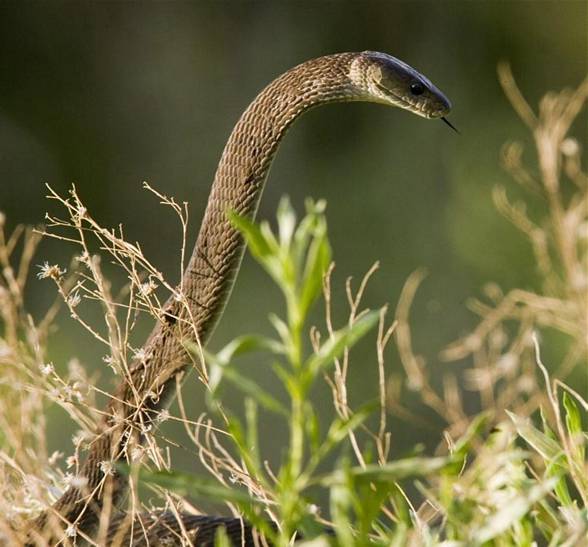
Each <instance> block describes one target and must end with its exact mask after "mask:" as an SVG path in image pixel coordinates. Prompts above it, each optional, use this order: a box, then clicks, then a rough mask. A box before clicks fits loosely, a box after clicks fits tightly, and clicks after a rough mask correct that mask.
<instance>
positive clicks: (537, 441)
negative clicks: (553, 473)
mask: <svg viewBox="0 0 588 547" xmlns="http://www.w3.org/2000/svg"><path fill="white" fill-rule="evenodd" d="M506 413H507V414H508V417H509V418H510V419H511V420H512V422H513V424H514V426H515V428H516V430H517V433H518V434H519V435H520V436H521V437H522V438H523V439H525V441H527V443H529V444H530V445H531V446H532V447H533V448H534V449H535V450H537V452H539V454H541V456H543V458H544V459H545V460H548V461H555V460H556V459H557V458H558V457H559V456H560V455H561V454H562V452H563V450H562V448H561V447H560V446H559V444H557V442H556V441H554V440H553V439H551V438H550V437H548V436H547V435H545V433H543V432H542V431H539V430H538V429H537V428H536V427H535V426H533V424H532V423H531V421H530V420H529V419H528V418H520V417H519V416H517V415H516V414H513V413H512V412H509V411H508V410H506Z"/></svg>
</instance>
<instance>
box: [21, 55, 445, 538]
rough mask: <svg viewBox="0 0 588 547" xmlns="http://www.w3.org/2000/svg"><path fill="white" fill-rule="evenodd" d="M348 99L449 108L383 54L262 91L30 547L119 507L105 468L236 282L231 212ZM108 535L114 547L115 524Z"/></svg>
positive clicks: (321, 66)
mask: <svg viewBox="0 0 588 547" xmlns="http://www.w3.org/2000/svg"><path fill="white" fill-rule="evenodd" d="M351 101H368V102H376V103H383V104H385V105H390V106H398V107H401V108H403V109H405V110H409V111H411V112H413V113H415V114H417V115H419V116H422V117H425V118H442V117H443V116H445V115H446V114H447V113H448V112H449V110H450V103H449V101H448V100H447V98H446V97H445V96H444V95H443V93H441V92H440V91H439V90H438V89H437V88H436V87H435V86H434V85H433V84H432V83H431V82H430V81H429V80H428V79H426V78H425V77H424V76H422V75H421V74H419V73H418V72H417V71H416V70H414V69H413V68H411V67H410V66H408V65H406V64H405V63H403V62H402V61H399V60H398V59H396V58H394V57H391V56H389V55H386V54H383V53H377V52H362V53H341V54H335V55H329V56H326V57H320V58H317V59H313V60H310V61H307V62H305V63H303V64H301V65H299V66H297V67H294V68H293V69H291V70H289V71H287V72H285V73H284V74H282V75H281V76H280V77H278V78H277V79H275V80H274V81H273V82H272V83H271V84H269V85H268V86H267V87H266V88H265V89H264V90H263V91H261V93H260V94H259V95H258V96H257V97H256V98H255V100H254V101H253V102H252V103H251V104H250V106H249V107H248V108H247V110H246V111H245V112H244V113H243V115H242V116H241V118H240V119H239V121H238V122H237V124H236V126H235V128H234V129H233V132H232V133H231V136H230V138H229V140H228V142H227V144H226V146H225V149H224V152H223V154H222V157H221V159H220V162H219V165H218V169H217V172H216V176H215V179H214V183H213V186H212V190H211V193H210V197H209V200H208V204H207V208H206V211H205V214H204V219H203V221H202V225H201V228H200V232H199V235H198V238H197V242H196V245H195V247H194V251H193V253H192V256H191V259H190V261H189V264H188V266H187V268H186V271H185V273H184V276H183V281H182V284H181V287H180V289H181V290H180V291H178V294H179V295H180V296H179V297H176V298H171V299H170V300H169V301H168V302H167V303H166V305H165V307H164V312H165V313H163V314H162V316H161V320H160V321H158V322H157V324H156V326H155V327H154V329H153V331H152V333H151V335H150V336H149V338H148V340H147V342H146V344H145V345H144V352H143V354H144V355H145V357H144V358H143V359H142V360H137V361H135V362H134V363H133V364H132V366H131V369H130V370H131V373H130V377H127V378H125V379H124V380H123V382H122V383H121V385H120V386H119V387H118V389H117V390H116V392H115V394H114V396H113V397H112V398H111V402H110V403H109V405H108V407H107V409H106V412H105V413H104V415H105V416H106V418H105V419H104V420H103V421H102V423H101V425H100V426H99V429H98V431H97V432H96V438H95V440H94V441H93V442H92V444H91V447H90V450H89V454H88V456H87V458H86V460H85V463H84V464H83V466H82V468H81V471H80V473H79V476H81V477H82V478H83V480H84V481H86V483H87V484H86V486H85V487H84V488H80V487H73V486H72V487H70V488H69V489H68V490H66V492H65V493H64V494H63V495H62V497H61V498H60V499H59V500H58V501H57V502H56V503H55V504H54V505H53V506H52V507H51V508H50V509H49V510H47V511H45V512H44V513H42V514H41V515H40V516H39V517H38V518H37V519H36V520H35V521H34V522H32V523H31V526H30V529H31V532H30V544H31V545H53V544H55V543H57V542H59V541H60V540H61V539H62V538H64V537H65V536H64V530H65V528H66V527H67V526H72V525H73V526H74V527H75V530H76V531H77V533H78V537H81V536H83V535H89V536H91V535H92V534H93V533H94V531H95V529H96V526H97V524H98V523H99V521H100V518H101V514H103V508H104V506H105V503H106V502H105V500H108V503H110V502H113V503H114V504H116V503H117V502H118V501H119V500H120V498H121V496H122V494H123V493H124V492H125V490H126V481H125V480H124V479H123V478H122V477H121V476H119V475H118V474H117V473H113V474H105V473H104V462H116V461H119V460H124V459H125V458H127V456H128V455H127V450H126V449H127V447H128V446H129V442H130V440H131V439H134V440H135V441H137V442H140V432H141V430H142V428H144V427H145V426H146V425H149V424H151V423H152V422H153V419H154V417H155V415H156V411H157V410H158V409H160V408H161V406H162V405H163V404H165V403H164V401H165V400H166V397H165V393H166V392H167V391H170V390H171V388H172V386H173V384H174V380H175V379H176V377H177V376H178V375H179V374H183V373H184V372H185V370H186V369H187V366H188V364H189V363H190V362H191V360H190V358H189V356H188V355H187V353H186V350H185V345H184V344H183V341H185V340H186V339H187V338H189V339H192V340H197V341H198V342H199V343H200V344H202V345H204V344H205V343H206V341H207V339H208V338H209V336H210V334H211V332H212V330H213V328H214V326H215V324H216V322H217V321H218V319H219V317H220V315H221V313H222V311H223V308H224V304H225V302H226V300H227V298H228V296H229V293H230V291H231V288H232V286H233V282H234V278H235V275H236V272H237V270H238V268H239V265H240V262H241V258H242V256H243V251H244V242H243V239H242V237H241V235H240V234H239V232H238V231H237V230H236V229H235V228H234V227H233V225H232V224H231V223H230V222H229V220H228V218H227V211H228V210H232V211H235V212H237V213H238V214H240V215H246V216H248V217H249V218H252V217H254V215H255V213H256V210H257V206H258V203H259V200H260V197H261V193H262V190H263V186H264V183H265V180H266V178H267V174H268V170H269V168H270V165H271V162H272V159H273V157H274V155H275V153H276V150H277V148H278V145H279V143H280V141H281V140H282V137H283V136H284V134H285V133H286V131H287V129H288V128H289V127H290V125H291V124H292V122H294V120H295V119H296V118H298V117H299V116H300V115H301V114H302V113H303V112H305V111H307V110H309V109H311V108H314V107H317V106H320V105H323V104H328V103H336V102H351ZM128 520H129V519H127V521H128ZM155 521H157V522H156V524H157V527H156V529H154V531H153V533H152V534H151V539H152V542H151V543H150V544H152V545H153V544H158V543H161V541H160V540H162V538H163V537H164V536H165V535H166V532H165V530H166V529H167V530H169V529H172V528H174V529H176V531H177V529H179V527H178V523H177V522H176V523H175V524H174V521H177V519H176V517H173V518H172V517H170V514H168V513H165V514H164V513H158V514H157V515H156V518H155V520H154V522H155ZM182 521H183V524H185V527H184V529H187V530H190V531H192V532H193V533H194V541H193V544H194V545H199V546H202V545H207V544H211V543H210V542H209V543H207V541H209V540H206V538H205V532H206V531H207V530H214V529H216V527H218V526H224V527H225V528H227V530H228V531H229V532H230V534H231V539H232V540H233V541H234V542H235V544H238V545H241V544H242V540H243V539H246V540H247V541H245V542H244V543H243V544H245V545H247V544H253V543H252V540H251V538H250V536H251V530H250V529H249V528H248V527H247V526H246V525H244V524H242V523H241V521H240V520H239V519H222V518H218V517H202V516H199V517H196V516H194V515H183V516H182ZM166 527H167V528H166ZM128 528H129V530H130V527H128ZM111 529H112V531H111V532H110V533H109V536H108V537H109V538H110V539H109V542H111V539H112V537H113V536H114V535H116V531H117V527H116V526H114V527H113V526H111ZM119 530H120V526H119ZM133 530H134V532H133V533H132V534H131V532H130V531H127V532H124V531H123V532H122V533H120V534H118V536H119V537H120V538H121V544H122V545H128V544H133V545H146V544H148V539H149V538H147V536H146V534H145V533H144V532H142V531H141V529H140V527H138V526H135V527H134V528H133ZM137 530H139V531H140V533H138V532H137ZM170 533H171V532H170ZM199 536H200V538H199ZM245 536H246V537H245ZM166 537H167V536H166ZM207 537H208V536H207ZM210 537H212V536H210ZM168 539H169V538H168ZM111 543H112V542H111ZM172 544H173V541H172ZM178 544H179V540H178Z"/></svg>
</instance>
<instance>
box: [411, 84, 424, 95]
mask: <svg viewBox="0 0 588 547" xmlns="http://www.w3.org/2000/svg"><path fill="white" fill-rule="evenodd" d="M410 92H411V93H412V94H413V95H422V94H423V93H424V92H425V86H424V85H423V84H421V82H414V83H412V84H410Z"/></svg>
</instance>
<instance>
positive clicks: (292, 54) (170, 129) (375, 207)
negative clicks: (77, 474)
mask: <svg viewBox="0 0 588 547" xmlns="http://www.w3.org/2000/svg"><path fill="white" fill-rule="evenodd" d="M587 16H588V13H587V3H586V2H571V1H563V2H561V1H560V2H545V1H541V2H539V1H534V2H533V1H528V2H527V1H525V2H502V1H501V2H444V1H436V2H417V1H411V2H359V1H358V2H291V3H287V2H218V1H215V2H212V1H211V2H201V1H199V2H193V3H180V2H162V3H152V2H149V3H147V2H132V3H131V2H129V3H103V2H94V3H86V2H68V3H58V2H53V3H43V4H41V3H23V2H16V3H10V2H3V3H2V4H0V210H1V211H3V212H4V213H6V215H7V217H8V224H9V226H14V225H15V224H17V223H23V222H24V223H39V222H41V221H42V220H43V217H44V213H45V211H47V210H49V211H51V212H53V213H61V211H59V209H57V208H56V206H55V204H54V203H51V202H48V201H46V200H45V198H44V195H45V193H46V192H45V189H44V186H43V184H44V183H49V184H50V185H51V186H52V187H53V188H55V189H56V190H58V191H60V192H65V191H66V189H67V188H68V187H69V186H70V185H71V184H72V183H75V184H76V185H77V188H78V190H79V193H80V195H81V197H82V199H83V200H84V201H85V204H86V206H87V207H88V208H89V210H90V211H91V212H92V213H93V215H94V216H95V217H96V218H97V219H99V220H100V221H101V222H102V223H103V224H105V225H107V226H116V225H118V223H123V224H124V226H125V230H126V234H127V237H128V238H129V239H130V240H138V241H140V242H141V245H142V247H143V250H144V251H145V253H146V254H147V256H149V257H151V259H152V261H153V262H154V263H155V264H157V265H158V266H159V267H160V268H161V269H162V270H163V271H164V272H166V273H167V274H168V275H169V278H170V279H172V280H174V281H176V280H177V279H178V278H179V268H178V261H179V258H178V257H179V234H180V231H179V226H178V223H177V222H176V220H175V219H174V217H173V215H172V214H171V213H170V212H168V211H167V210H164V209H162V208H161V206H159V205H158V204H157V202H156V200H155V199H153V197H152V196H151V195H149V194H148V193H146V192H144V191H142V190H141V181H143V180H147V181H149V182H150V184H152V185H153V186H155V187H156V188H158V189H159V190H161V191H163V192H165V193H167V194H168V195H172V196H175V197H176V198H177V199H178V200H179V201H183V200H186V201H189V202H190V213H191V220H192V223H191V226H192V229H191V233H190V244H191V243H192V242H193V241H194V239H195V235H196V231H197V226H198V223H199V219H200V218H201V215H202V212H203V210H204V207H205V204H206V200H207V196H208V191H209V187H210V183H211V181H212V177H213V174H214V171H215V166H216V163H217V161H218V158H219V156H220V153H221V151H222V148H223V145H224V143H225V140H226V138H227V137H228V135H229V133H230V131H231V128H232V126H233V124H234V123H235V121H236V120H237V119H238V117H239V115H240V114H241V112H242V111H243V110H244V108H245V107H246V106H247V105H248V103H249V101H250V100H251V99H252V98H253V97H254V96H255V95H256V93H257V92H258V91H259V90H260V89H261V88H262V87H263V86H265V85H266V84H267V83H268V82H269V81H270V80H272V79H273V78H274V77H276V76H277V75H279V74H280V73H281V72H283V71H284V70H286V69H288V68H290V67H291V66H293V65H295V64H297V63H300V62H302V61H304V60H306V59H309V58H312V57H316V56H320V55H324V54H327V53H333V52H339V51H358V50H366V49H371V50H380V51H384V52H387V53H390V54H392V55H394V56H397V57H399V58H401V59H403V60H405V61H406V62H408V63H409V64H411V65H413V66H414V67H415V68H417V69H418V70H420V71H422V72H423V73H424V74H426V75H427V76H428V77H429V78H430V79H431V80H432V81H433V82H434V83H435V84H436V85H437V86H438V87H439V88H440V89H442V90H443V91H444V92H445V93H446V94H447V95H448V96H449V97H450V99H451V100H452V102H453V105H454V110H453V112H452V114H451V115H450V120H451V121H452V122H453V123H454V124H455V125H457V127H458V128H459V129H460V130H461V133H462V134H461V136H458V135H456V134H455V133H453V132H452V131H451V130H449V128H448V127H447V126H445V125H443V124H442V123H441V122H438V121H427V120H423V119H418V118H416V117H414V116H411V115H409V114H407V113H405V112H401V111H399V110H395V109H387V108H385V107H382V106H378V105H370V104H342V105H333V106H329V107H327V108H323V109H319V110H316V111H312V112H311V113H309V114H308V115H306V116H304V117H303V119H301V120H300V121H299V122H298V123H297V124H296V125H295V126H294V127H293V129H292V130H291V132H290V133H289V134H288V136H287V138H286V140H285V142H284V143H283V145H282V147H281V149H280V151H279V154H278V156H277V159H276V161H275V163H274V166H273V169H272V172H271V175H270V180H269V184H268V186H267V188H266V191H265V195H264V198H263V200H262V204H261V208H260V217H261V218H268V217H273V214H274V211H275V209H276V206H277V203H278V200H279V198H280V196H282V195H283V194H285V193H287V194H289V195H290V196H291V198H292V201H293V203H294V205H295V207H296V208H297V209H298V210H299V211H302V209H303V200H304V198H305V197H306V196H312V197H315V198H320V197H323V198H326V199H327V200H328V221H329V227H330V238H331V242H332V246H333V249H334V257H335V260H336V264H337V269H336V274H335V280H334V283H335V287H336V295H337V298H338V300H339V301H340V304H337V306H336V308H337V310H336V311H337V318H338V322H339V324H341V323H342V322H343V321H344V319H345V315H344V313H345V306H344V298H343V292H342V287H343V283H344V280H345V278H346V277H347V276H348V275H352V276H354V277H355V278H356V279H358V278H359V277H360V276H361V275H362V274H363V273H364V272H365V271H366V270H367V269H368V268H369V266H370V265H371V264H372V263H373V262H374V261H375V260H380V262H381V270H380V272H379V273H378V274H377V275H376V277H375V278H374V280H373V281H372V283H371V285H370V288H369V290H368V292H367V294H366V298H365V302H366V304H367V305H371V306H374V307H375V306H378V305H381V304H383V303H384V302H390V303H391V305H392V306H395V304H396V301H397V298H398V295H399V292H400V290H401V288H402V285H403V283H404V281H405V280H406V277H407V276H408V275H409V274H410V273H411V272H412V271H413V270H414V269H415V268H418V267H426V268H427V270H428V272H429V276H428V278H427V281H426V282H425V285H424V286H423V288H422V289H421V290H420V292H419V294H418V297H417V301H416V303H415V308H414V316H413V324H414V325H416V326H415V328H414V333H413V335H414V345H415V348H416V351H418V352H419V353H422V354H424V355H425V356H426V357H427V358H428V359H429V362H430V363H431V366H435V367H441V366H442V365H438V358H437V354H438V352H439V350H440V349H442V348H443V346H444V345H445V344H447V343H448V342H450V341H452V340H454V339H455V338H457V337H458V336H459V335H461V334H463V333H464V332H466V331H467V330H468V329H469V328H471V327H472V326H473V325H474V324H475V317H474V316H473V315H471V314H470V313H469V312H467V310H466V308H465V305H464V303H465V300H466V299H467V298H468V297H470V296H472V295H476V294H479V293H480V288H481V286H482V285H483V284H484V283H486V282H488V281H496V282H498V283H499V284H500V285H501V286H503V287H504V288H506V289H508V288H511V287H515V286H518V287H530V288H532V287H533V286H534V282H535V278H534V275H535V272H534V266H533V258H532V255H531V252H530V249H529V248H528V246H527V244H526V242H525V241H524V240H523V239H522V237H519V236H518V234H517V233H516V231H515V230H514V229H513V228H511V227H510V225H508V223H507V222H506V221H505V220H503V219H502V218H501V217H500V216H499V215H498V213H497V212H496V211H495V209H494V207H493V205H492V202H491V197H490V195H491V189H492V187H493V185H495V184H496V183H498V182H508V177H507V175H506V174H504V173H503V172H502V171H501V168H500V167H499V152H500V148H501V146H502V144H503V143H504V142H505V141H507V140H512V139H522V140H523V141H525V142H529V136H528V135H527V133H526V131H525V129H524V127H523V126H522V124H521V123H520V122H519V121H518V119H517V118H516V116H515V115H514V113H513V112H512V110H511V108H510V106H509V104H508V103H507V101H506V99H505V98H504V96H503V94H502V92H501V89H500V87H499V85H498V83H497V78H496V65H497V62H498V61H499V60H508V61H509V62H510V63H511V65H512V67H513V71H514V74H515V77H516V78H517V80H518V83H519V85H520V87H521V89H522V91H523V93H524V94H525V95H526V96H527V98H529V99H530V100H531V103H532V104H533V105H536V103H537V101H538V99H539V98H540V97H541V96H542V95H543V94H544V92H546V91H548V90H558V89H560V88H562V87H565V86H575V85H577V84H578V83H579V82H580V81H581V80H582V79H583V77H584V76H585V74H586V72H587V70H588V66H587V38H586V35H587V31H586V29H587V27H586V25H587ZM581 121H582V122H583V123H585V121H586V117H585V115H584V118H582V120H581ZM582 127H585V126H582V125H581V124H578V125H577V126H576V131H577V132H578V133H579V137H580V139H582V140H583V141H585V132H584V131H582V130H581V128H582ZM72 252H74V249H72V248H68V247H67V246H66V245H63V244H56V243H55V242H49V241H47V242H45V243H43V245H42V246H41V249H40V252H39V254H38V257H37V261H36V262H37V263H41V262H42V261H44V260H48V261H49V262H50V263H55V262H57V263H60V264H61V265H67V263H68V261H69V257H70V256H71V254H72ZM53 296H54V290H53V287H52V286H51V285H50V284H49V283H47V282H39V281H37V280H36V279H35V280H33V281H32V282H31V285H30V287H29V297H30V306H29V307H30V309H31V311H32V312H34V313H39V312H40V311H41V310H43V309H44V308H45V307H46V306H47V305H48V303H49V302H50V301H51V300H52V298H53ZM278 309H281V308H280V301H279V299H278V294H277V291H276V290H274V289H273V288H270V287H269V284H268V280H267V279H266V277H265V276H264V274H263V273H262V271H261V269H260V268H259V267H257V266H256V265H255V264H254V263H253V262H252V260H251V259H250V258H247V259H246V261H245V263H244V266H243V269H242V271H241V274H240V276H239V279H238V282H237V285H236V288H235V291H234V293H233V296H232V298H231V301H230V304H229V306H228V308H227V311H226V313H225V315H224V317H223V320H222V323H221V325H220V327H219V328H218V329H217V331H216V333H215V336H214V338H213V340H212V342H211V347H213V348H219V347H221V346H222V345H224V344H225V343H226V342H227V341H228V340H230V339H231V337H233V336H235V335H237V334H241V333H244V332H251V331H261V332H269V331H270V329H269V327H268V322H267V319H266V318H267V313H268V312H269V311H270V310H278ZM317 311H318V310H317ZM316 317H317V320H320V313H317V316H316ZM96 318H99V316H98V315H97V314H96ZM148 329H149V324H148V323H146V324H145V325H142V326H141V328H140V329H138V331H137V333H136V334H137V335H136V339H135V340H134V342H135V345H137V346H138V345H140V343H141V339H142V336H143V335H144V334H145V333H146V332H147V331H148ZM364 350H365V351H364V352H363V353H362V352H359V353H358V354H357V356H356V358H355V360H354V368H353V371H352V379H353V390H354V395H353V401H355V402H358V401H360V400H362V399H365V398H368V397H373V396H375V393H376V384H375V373H376V369H375V364H374V360H373V352H371V347H370V348H368V346H367V345H366V346H365V348H364ZM368 350H369V351H368ZM389 353H390V354H389V357H388V366H389V367H390V371H395V372H399V371H400V364H399V362H398V358H397V355H396V353H395V351H390V352H389ZM104 354H105V348H102V347H100V346H99V345H98V344H97V343H95V341H94V340H92V339H91V338H90V337H89V335H87V334H86V333H84V332H83V331H82V330H81V329H80V328H79V327H78V326H76V325H74V324H73V323H72V322H71V321H70V320H69V319H68V318H67V317H66V316H65V314H63V315H62V317H61V319H60V329H59V330H58V331H56V332H55V333H54V335H53V337H52V340H51V347H50V358H51V359H52V360H53V361H54V362H55V364H56V366H58V367H59V368H61V369H62V370H63V369H64V368H65V364H66V363H67V361H68V359H69V358H71V357H72V356H77V357H79V358H80V359H81V361H82V363H83V364H84V366H87V367H100V366H102V363H101V356H102V355H104ZM244 366H246V365H244ZM252 370H255V372H254V373H255V374H256V375H262V376H263V375H264V374H265V373H264V372H263V370H262V369H260V367H259V366H255V367H252ZM260 371H261V372H260ZM109 372H110V371H108V370H105V371H104V372H103V374H102V382H103V383H104V385H106V386H108V385H111V383H112V379H111V376H110V374H109ZM372 380H374V381H372ZM271 387H272V386H271V384H270V385H269V388H270V389H271ZM202 392H203V390H202V386H201V385H199V384H197V382H196V380H195V379H194V377H190V379H189V388H188V389H187V390H186V397H187V398H188V399H193V401H192V403H193V408H192V412H193V413H194V415H196V413H197V412H199V411H201V410H202V409H203V408H204V405H203V403H202ZM326 397H328V392H327V391H326V390H325V391H324V392H319V393H318V394H317V404H321V399H322V398H326ZM326 407H328V404H327V403H326V402H325V408H326ZM52 420H53V422H52V423H53V424H55V425H54V427H55V434H54V435H52V439H53V441H54V442H55V448H57V447H63V446H64V443H65V446H69V445H68V444H67V443H68V438H69V435H70V434H71V431H72V430H73V425H72V424H71V423H70V422H69V421H68V419H67V418H66V416H65V414H64V413H62V411H60V410H58V409H56V410H55V411H54V413H53V415H52ZM269 427H273V423H272V422H268V423H266V424H264V425H263V426H262V432H263V431H267V428H269ZM171 429H173V428H171ZM167 433H169V434H170V435H172V434H173V432H171V431H170V430H168V431H167ZM273 434H274V436H272V438H273V439H276V441H275V443H274V445H273V446H270V447H268V448H269V450H270V453H271V452H273V453H274V454H279V440H280V439H281V438H283V437H282V433H280V432H279V431H277V432H273ZM393 435H394V436H393V440H394V448H393V454H399V453H402V451H403V450H406V447H408V446H410V445H412V444H413V443H415V442H422V441H426V442H430V443H432V444H433V445H434V444H436V443H437V442H438V441H439V439H440V435H436V434H435V435H431V433H430V432H428V433H424V432H423V431H419V430H418V429H415V428H413V427H409V428H407V427H404V426H403V427H400V426H399V427H397V428H395V429H394V430H393ZM191 459H192V456H191V455H190V454H189V453H183V454H181V459H180V460H179V461H180V464H181V465H182V466H184V467H189V466H190V465H191V463H190V461H191Z"/></svg>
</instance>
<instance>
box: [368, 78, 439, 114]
mask: <svg viewBox="0 0 588 547" xmlns="http://www.w3.org/2000/svg"><path fill="white" fill-rule="evenodd" d="M376 87H377V88H378V89H379V90H380V91H381V92H382V93H383V94H384V95H386V96H387V97H388V98H389V99H390V100H391V101H392V102H394V103H395V104H397V105H399V106H401V107H402V108H405V109H406V110H410V111H411V112H413V113H414V114H417V115H418V116H422V117H423V118H434V117H435V114H436V112H427V111H426V110H425V108H424V105H419V104H418V103H411V102H410V101H408V100H407V99H405V98H404V97H402V96H400V95H397V94H396V93H394V92H393V91H390V90H389V89H388V88H387V87H384V86H383V85H381V84H379V83H376Z"/></svg>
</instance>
